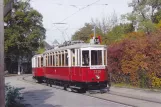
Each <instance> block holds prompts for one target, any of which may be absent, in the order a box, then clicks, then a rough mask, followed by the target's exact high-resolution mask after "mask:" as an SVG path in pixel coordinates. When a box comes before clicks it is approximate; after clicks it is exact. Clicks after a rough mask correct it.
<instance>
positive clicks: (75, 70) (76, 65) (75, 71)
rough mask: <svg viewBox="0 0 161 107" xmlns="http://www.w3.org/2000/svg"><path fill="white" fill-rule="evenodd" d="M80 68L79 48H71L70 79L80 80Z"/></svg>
mask: <svg viewBox="0 0 161 107" xmlns="http://www.w3.org/2000/svg"><path fill="white" fill-rule="evenodd" d="M81 75H82V74H81V68H80V50H79V49H71V68H70V80H72V81H80V80H81Z"/></svg>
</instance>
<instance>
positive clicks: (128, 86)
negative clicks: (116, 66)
mask: <svg viewBox="0 0 161 107" xmlns="http://www.w3.org/2000/svg"><path fill="white" fill-rule="evenodd" d="M112 86H113V87H119V88H131V89H139V90H147V91H154V92H161V89H160V88H140V87H136V86H132V85H131V84H125V83H112Z"/></svg>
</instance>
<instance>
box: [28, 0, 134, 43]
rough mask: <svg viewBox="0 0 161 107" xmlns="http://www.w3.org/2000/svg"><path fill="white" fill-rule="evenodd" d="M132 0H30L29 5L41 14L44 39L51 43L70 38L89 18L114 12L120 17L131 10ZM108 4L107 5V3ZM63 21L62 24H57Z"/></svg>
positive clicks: (108, 15) (109, 14)
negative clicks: (44, 31) (44, 33)
mask: <svg viewBox="0 0 161 107" xmlns="http://www.w3.org/2000/svg"><path fill="white" fill-rule="evenodd" d="M131 1H132V0H31V1H30V4H31V6H32V7H33V8H34V9H36V10H37V11H39V12H40V13H41V14H42V15H43V25H44V27H45V29H46V41H47V42H48V43H49V44H50V45H52V42H53V41H54V40H55V39H56V40H57V41H58V42H59V43H63V42H64V41H68V40H71V36H72V35H73V34H74V33H75V32H76V31H77V30H78V29H79V28H81V27H83V26H84V24H85V23H90V22H91V19H94V20H95V19H99V20H101V18H103V17H110V16H111V15H112V14H113V13H114V12H115V13H116V14H117V16H118V17H120V16H121V15H122V14H126V13H128V12H131V11H132V8H130V7H128V3H130V2H131ZM107 4H108V5H107ZM58 23H64V24H58Z"/></svg>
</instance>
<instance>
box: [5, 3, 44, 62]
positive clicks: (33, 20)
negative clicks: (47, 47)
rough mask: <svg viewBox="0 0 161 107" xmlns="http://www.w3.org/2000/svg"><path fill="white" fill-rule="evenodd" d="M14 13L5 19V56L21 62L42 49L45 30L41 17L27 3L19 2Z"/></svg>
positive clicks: (14, 7)
mask: <svg viewBox="0 0 161 107" xmlns="http://www.w3.org/2000/svg"><path fill="white" fill-rule="evenodd" d="M13 9H14V11H12V13H11V14H9V15H8V16H6V17H5V19H4V21H5V23H6V26H5V54H6V56H9V57H12V58H15V59H14V60H21V59H22V58H24V57H25V58H26V59H28V60H30V58H31V56H32V54H33V52H35V51H37V50H38V48H39V47H43V40H44V39H45V32H46V30H45V28H44V27H43V25H42V18H43V17H42V15H41V14H40V13H39V12H38V11H36V10H34V9H33V8H31V7H30V4H29V2H23V1H19V2H18V3H16V4H14V6H13Z"/></svg>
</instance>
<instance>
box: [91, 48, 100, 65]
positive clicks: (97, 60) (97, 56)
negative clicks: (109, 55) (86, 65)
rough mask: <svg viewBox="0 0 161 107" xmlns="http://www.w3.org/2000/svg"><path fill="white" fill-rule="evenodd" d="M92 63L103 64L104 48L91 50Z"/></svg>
mask: <svg viewBox="0 0 161 107" xmlns="http://www.w3.org/2000/svg"><path fill="white" fill-rule="evenodd" d="M91 65H102V50H92V51H91Z"/></svg>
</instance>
